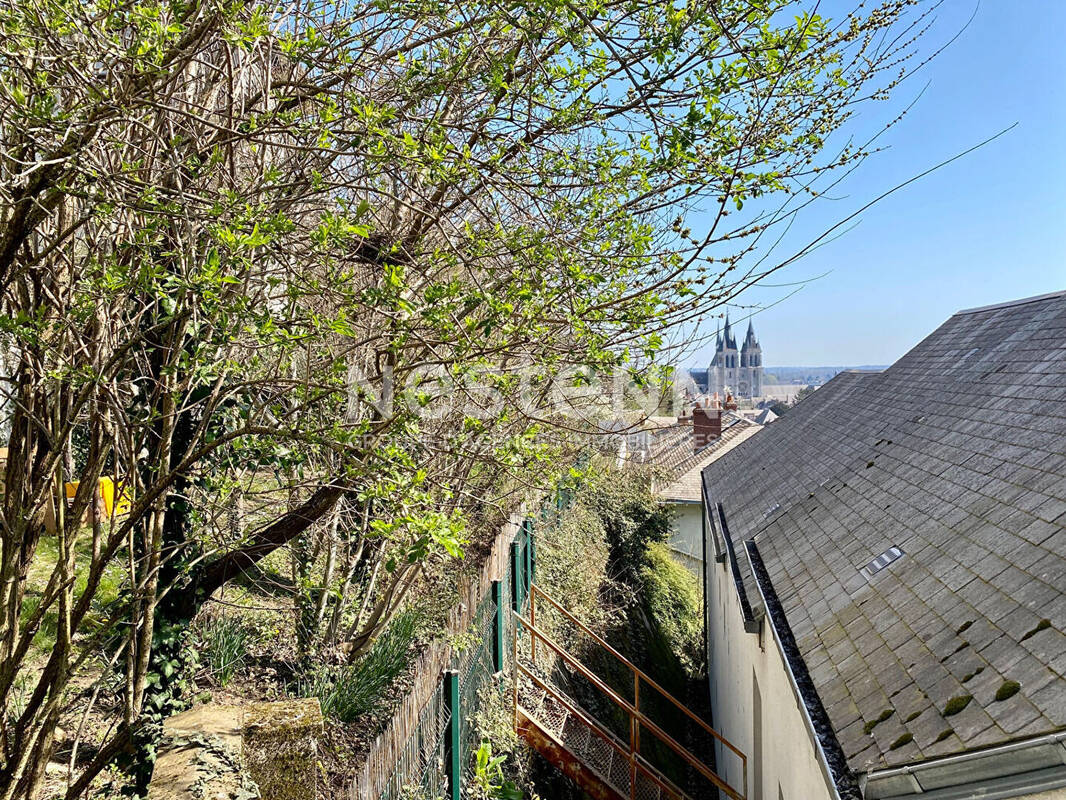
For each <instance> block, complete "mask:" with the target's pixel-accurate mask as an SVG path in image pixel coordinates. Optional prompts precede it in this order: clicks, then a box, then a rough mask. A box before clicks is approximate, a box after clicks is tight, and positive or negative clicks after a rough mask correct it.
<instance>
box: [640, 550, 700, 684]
mask: <svg viewBox="0 0 1066 800" xmlns="http://www.w3.org/2000/svg"><path fill="white" fill-rule="evenodd" d="M644 563H645V566H644V569H643V578H644V599H645V602H646V603H647V606H648V612H649V615H650V616H651V618H652V619H654V620H655V624H656V626H657V627H658V628H659V631H660V632H661V634H662V636H663V638H664V639H665V640H666V644H667V645H668V646H669V648H670V650H671V652H672V653H673V656H674V658H675V659H677V662H678V663H679V664H680V665H681V667H682V669H684V671H685V673H686V675H688V676H689V677H690V678H697V677H699V676H700V675H701V674H702V671H703V670H702V665H703V655H702V653H703V615H702V599H701V590H700V585H699V582H698V581H697V580H696V577H695V576H694V575H693V574H692V573H691V572H689V571H688V570H687V569H685V568H684V567H683V566H681V564H679V563H678V562H677V561H676V560H675V559H674V557H673V556H672V555H671V554H670V550H669V548H667V546H666V545H665V544H662V543H659V542H653V543H652V544H649V545H648V547H647V550H646V552H645V557H644Z"/></svg>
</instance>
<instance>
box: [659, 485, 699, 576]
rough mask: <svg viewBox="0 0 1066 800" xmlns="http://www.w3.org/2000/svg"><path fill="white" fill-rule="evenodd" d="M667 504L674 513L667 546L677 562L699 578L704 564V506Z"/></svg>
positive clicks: (697, 504)
mask: <svg viewBox="0 0 1066 800" xmlns="http://www.w3.org/2000/svg"><path fill="white" fill-rule="evenodd" d="M666 502H667V504H668V505H669V506H670V510H671V511H672V512H673V514H672V517H671V519H670V540H669V541H668V542H667V544H668V545H669V547H670V550H671V552H672V553H673V554H674V555H675V556H677V560H678V561H679V562H681V563H682V564H684V565H685V566H686V567H688V568H689V569H690V570H691V571H692V572H693V574H694V575H696V577H699V575H700V571H701V570H702V564H703V520H702V516H703V504H702V503H671V502H670V501H669V500H668V501H666Z"/></svg>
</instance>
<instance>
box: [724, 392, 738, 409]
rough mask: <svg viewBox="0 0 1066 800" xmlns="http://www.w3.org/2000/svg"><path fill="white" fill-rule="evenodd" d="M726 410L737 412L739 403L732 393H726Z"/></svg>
mask: <svg viewBox="0 0 1066 800" xmlns="http://www.w3.org/2000/svg"><path fill="white" fill-rule="evenodd" d="M725 408H726V411H736V410H737V401H736V398H734V397H733V393H732V392H726V396H725Z"/></svg>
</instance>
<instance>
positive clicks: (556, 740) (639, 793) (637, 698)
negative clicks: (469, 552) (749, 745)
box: [511, 584, 747, 800]
mask: <svg viewBox="0 0 1066 800" xmlns="http://www.w3.org/2000/svg"><path fill="white" fill-rule="evenodd" d="M538 600H540V601H542V602H541V606H540V610H541V621H540V622H538V620H537V611H538V608H537V601H538ZM563 626H572V628H573V629H575V630H576V631H579V632H580V634H579V635H583V636H586V637H589V639H590V640H591V641H592V642H594V643H595V644H596V645H597V646H598V647H600V648H602V649H604V650H606V651H607V652H608V653H610V654H611V655H612V656H613V657H614V658H615V659H617V660H618V661H619V662H620V663H621V664H623V665H624V666H625V667H626V669H627V670H628V671H629V673H630V674H631V676H632V690H631V694H627V696H623V695H622V694H621V693H620V692H618V691H616V690H615V689H614V688H612V687H611V686H609V685H608V683H607V682H606V681H605V680H604V679H603V678H601V677H600V676H597V675H596V674H594V673H593V672H592V671H591V670H590V669H589V668H588V667H586V666H585V665H584V664H583V663H581V661H579V660H578V659H577V658H576V657H574V656H573V655H572V654H570V653H569V652H568V651H567V650H565V649H564V648H563V647H561V646H560V645H559V644H557V643H556V642H555V641H554V640H553V638H552V636H551V635H549V633H548V631H547V630H546V629H551V630H552V631H553V632H554V631H555V630H559V629H561V628H562V627H563ZM513 631H514V632H513V641H512V648H513V658H512V662H511V663H512V665H513V683H514V689H513V698H512V699H513V703H514V722H515V729H516V730H517V731H518V734H519V736H521V737H522V738H523V739H524V740H525V741H526V742H527V743H528V744H529V745H530V746H532V747H533V748H534V749H536V750H537V751H538V752H539V753H540V754H541V755H542V756H543V757H544V758H545V759H546V760H547V761H548V762H549V763H551V764H552V765H554V766H555V767H556V768H557V769H559V770H560V771H561V772H562V773H563V774H564V775H566V776H567V777H568V778H570V779H571V780H572V781H574V782H575V783H576V784H577V785H578V786H579V787H580V788H581V789H582V790H584V791H585V792H587V793H588V794H589V795H590V796H591V797H593V798H595V799H596V800H704V798H717V797H724V798H730V800H745V795H744V788H743V786H746V785H747V759H746V757H745V756H744V754H743V753H742V752H741V751H740V750H738V749H737V748H736V747H734V746H733V745H732V744H731V743H730V742H728V741H727V740H726V739H724V738H723V737H722V736H721V735H719V734H718V733H717V732H716V731H715V730H714V729H712V728H711V727H710V726H709V725H708V724H707V723H706V722H704V721H703V720H702V719H700V717H699V716H697V715H696V714H694V713H693V712H692V711H691V710H690V709H688V708H687V707H686V706H684V705H683V704H682V703H680V702H678V700H677V699H675V698H674V697H673V696H672V695H670V694H669V693H668V692H667V691H666V690H665V689H663V688H662V687H661V686H660V685H659V684H657V683H656V682H655V681H653V680H652V679H651V678H649V677H648V676H647V675H645V674H644V673H643V672H642V671H641V670H640V669H638V668H637V667H636V665H634V664H632V663H631V662H630V661H628V660H627V659H626V658H625V657H624V656H622V655H621V653H619V652H618V651H617V650H615V649H614V648H613V647H611V646H610V645H609V644H608V643H607V642H605V641H604V640H603V639H601V638H600V637H599V636H597V635H596V634H595V633H593V632H592V631H591V630H589V628H588V627H586V626H585V625H583V624H582V623H581V622H579V621H578V620H577V619H576V618H575V617H574V616H573V615H571V614H570V613H569V612H568V611H567V610H566V609H564V608H563V607H562V606H561V605H559V604H558V603H557V602H556V601H555V600H553V599H552V598H551V597H549V596H548V595H547V594H546V593H545V592H544V591H543V590H541V589H539V588H537V586H536V585H535V584H534V585H532V586H531V587H530V592H529V619H525V618H523V617H521V616H520V615H519V614H518V613H517V612H516V613H515V624H514V625H513ZM560 675H566V676H568V678H569V679H572V680H579V681H582V682H583V683H584V684H585V685H586V686H587V687H589V690H590V691H589V694H591V695H595V696H596V698H597V706H598V709H599V712H598V713H599V717H600V718H597V715H595V714H593V713H592V712H591V711H590V710H588V709H586V708H583V707H582V706H581V705H579V704H578V703H577V702H576V701H575V700H574V699H573V698H571V697H569V696H568V695H567V694H566V693H565V692H564V691H563V690H562V689H561V688H560V687H559V685H558V684H559V683H560V681H559V680H553V676H560ZM642 692H643V694H644V698H645V699H644V705H643V706H642V704H641V695H642ZM649 694H650V695H656V696H658V697H660V698H662V699H663V700H665V701H666V703H665V705H666V707H667V708H668V709H669V710H670V711H671V713H673V712H675V711H676V712H680V713H681V714H683V715H684V716H685V717H687V718H688V720H689V721H690V722H691V723H692V724H694V725H696V726H697V727H698V728H700V729H702V730H703V731H704V732H705V733H706V734H707V735H709V736H710V737H712V738H713V739H715V740H716V741H718V742H720V743H721V744H722V752H723V753H727V754H729V757H731V758H737V759H739V762H740V765H741V775H742V776H743V786H742V787H741V788H736V787H733V786H731V785H729V784H728V783H727V782H726V781H725V780H724V779H722V778H721V777H720V776H719V775H718V774H717V772H715V770H714V769H713V768H712V767H711V766H709V765H708V764H707V763H706V761H705V760H704V759H701V758H699V757H697V756H696V755H694V754H693V753H691V752H690V751H689V750H688V749H687V748H686V747H685V746H684V745H682V744H680V743H679V742H678V741H677V740H676V739H674V738H673V737H672V736H670V734H668V733H667V732H666V731H665V730H663V729H662V728H661V727H660V726H659V725H657V724H656V723H655V722H653V721H652V719H651V718H650V717H649V716H648V714H647V710H648V709H647V698H648V696H649ZM662 705H663V704H662V703H660V706H662ZM620 731H625V734H623V735H620V733H619V732H620ZM642 737H643V738H644V750H643V752H642V749H641V738H642ZM650 742H654V743H655V750H657V751H658V752H660V753H662V752H669V753H670V755H671V756H672V758H673V760H674V761H675V762H676V763H677V764H679V765H683V767H684V768H685V771H687V772H688V774H689V775H691V776H692V777H693V778H694V780H693V781H692V782H691V783H692V784H693V785H696V784H699V788H692V787H690V788H689V789H688V790H687V791H686V790H684V789H682V788H680V787H678V786H677V785H676V784H675V783H673V782H672V781H671V780H670V779H669V778H667V776H666V775H665V774H663V772H662V771H661V770H660V769H658V768H657V767H656V766H654V765H653V763H652V762H651V760H649V757H648V756H650V751H651V748H649V746H648V745H649V743H650Z"/></svg>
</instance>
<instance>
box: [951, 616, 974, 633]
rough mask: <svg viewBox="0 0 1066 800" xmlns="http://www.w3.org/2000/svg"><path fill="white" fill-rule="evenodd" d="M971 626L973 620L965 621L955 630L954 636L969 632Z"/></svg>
mask: <svg viewBox="0 0 1066 800" xmlns="http://www.w3.org/2000/svg"><path fill="white" fill-rule="evenodd" d="M971 625H973V620H972V619H968V620H966V621H965V622H964V623H962V625H960V626H959V627H958V628H956V629H955V633H956V635H958V636H961V635H962V634H963V633H965V632H966V631H967V630H969V628H970V626H971Z"/></svg>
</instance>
